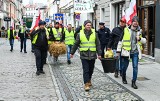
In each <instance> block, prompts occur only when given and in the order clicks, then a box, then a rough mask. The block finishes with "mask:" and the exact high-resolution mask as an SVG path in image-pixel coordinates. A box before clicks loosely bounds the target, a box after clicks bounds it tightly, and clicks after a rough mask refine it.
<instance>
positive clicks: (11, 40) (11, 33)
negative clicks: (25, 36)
mask: <svg viewBox="0 0 160 101" xmlns="http://www.w3.org/2000/svg"><path fill="white" fill-rule="evenodd" d="M7 34H8V40H9V43H10V46H11V49H10V51H11V52H12V51H13V45H14V39H15V37H16V31H15V30H13V27H12V26H10V29H8V31H7Z"/></svg>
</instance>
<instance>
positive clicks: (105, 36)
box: [97, 27, 110, 45]
mask: <svg viewBox="0 0 160 101" xmlns="http://www.w3.org/2000/svg"><path fill="white" fill-rule="evenodd" d="M97 33H98V37H99V40H100V43H101V45H107V44H108V42H109V37H110V30H109V28H106V27H105V28H104V29H99V30H98V31H97Z"/></svg>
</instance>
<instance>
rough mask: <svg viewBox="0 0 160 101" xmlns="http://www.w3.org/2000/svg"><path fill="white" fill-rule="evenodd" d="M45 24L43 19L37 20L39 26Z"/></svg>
mask: <svg viewBox="0 0 160 101" xmlns="http://www.w3.org/2000/svg"><path fill="white" fill-rule="evenodd" d="M45 24H46V22H45V21H39V23H38V25H39V26H40V25H45Z"/></svg>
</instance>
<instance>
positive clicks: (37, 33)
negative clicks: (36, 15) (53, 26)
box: [32, 21, 49, 75]
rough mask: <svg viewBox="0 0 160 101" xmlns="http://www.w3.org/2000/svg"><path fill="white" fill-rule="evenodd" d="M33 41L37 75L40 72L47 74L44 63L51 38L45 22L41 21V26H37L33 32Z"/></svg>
mask: <svg viewBox="0 0 160 101" xmlns="http://www.w3.org/2000/svg"><path fill="white" fill-rule="evenodd" d="M32 36H33V41H32V43H33V44H34V51H35V52H34V53H35V57H36V67H37V72H36V74H37V75H40V73H42V74H45V72H44V71H43V65H44V61H45V59H46V52H47V50H48V39H49V33H48V31H47V29H46V28H45V22H44V21H40V22H39V27H37V28H36V30H34V31H33V32H32Z"/></svg>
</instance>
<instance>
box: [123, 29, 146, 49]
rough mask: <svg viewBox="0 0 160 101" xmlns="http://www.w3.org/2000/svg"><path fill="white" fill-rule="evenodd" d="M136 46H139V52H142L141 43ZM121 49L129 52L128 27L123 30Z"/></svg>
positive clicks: (129, 38)
mask: <svg viewBox="0 0 160 101" xmlns="http://www.w3.org/2000/svg"><path fill="white" fill-rule="evenodd" d="M140 38H142V34H140ZM138 44H139V45H140V48H141V50H143V48H142V43H141V42H138ZM122 48H123V49H125V50H128V51H130V50H131V33H130V31H129V28H128V27H126V28H125V29H124V36H123V43H122Z"/></svg>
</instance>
